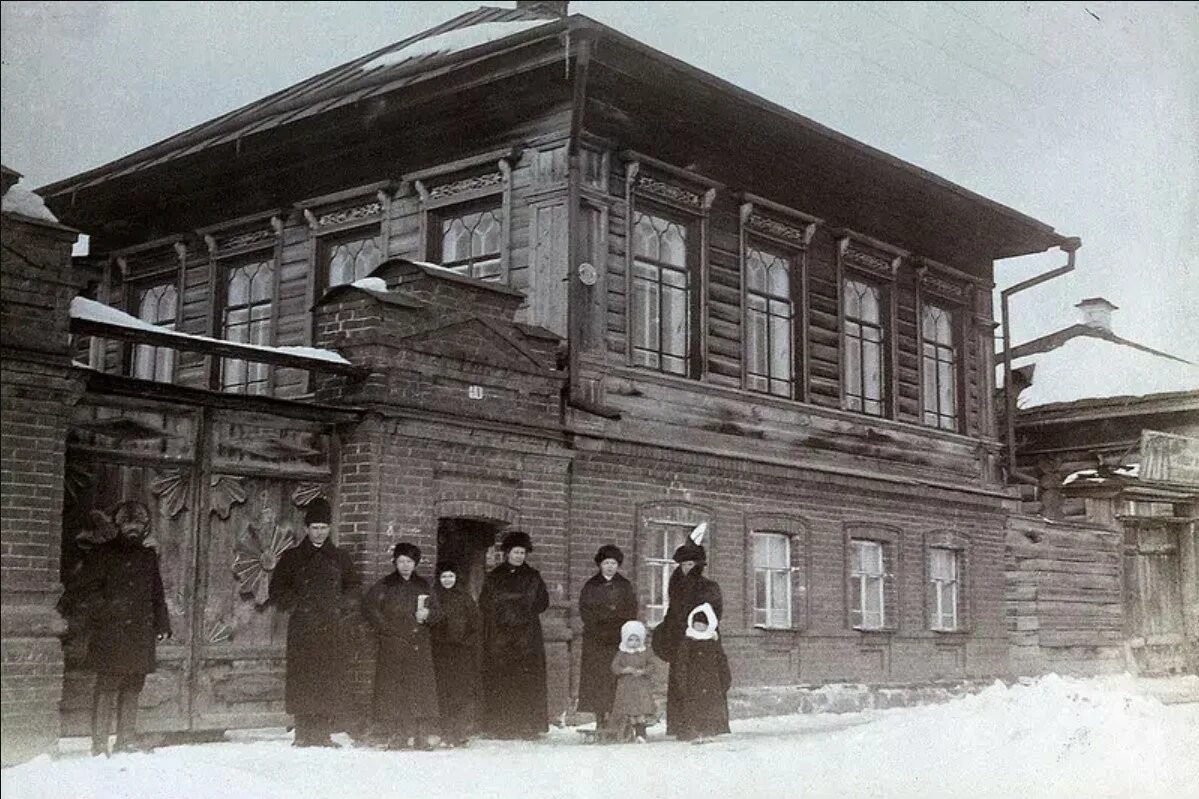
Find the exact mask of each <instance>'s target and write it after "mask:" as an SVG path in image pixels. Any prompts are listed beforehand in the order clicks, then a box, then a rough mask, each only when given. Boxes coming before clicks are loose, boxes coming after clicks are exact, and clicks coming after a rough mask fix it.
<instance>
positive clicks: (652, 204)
mask: <svg viewBox="0 0 1199 799" xmlns="http://www.w3.org/2000/svg"><path fill="white" fill-rule="evenodd" d="M622 157H623V158H624V159H625V320H624V321H625V361H626V363H627V364H629V365H630V366H640V367H642V368H647V369H652V370H654V371H658V372H661V373H663V374H675V375H678V376H681V377H689V378H693V379H702V378H703V376H704V371H705V368H706V360H707V359H706V357H705V353H706V351H707V346H706V345H707V296H708V269H707V253H708V224H707V222H708V215H709V213H710V211H711V207H712V202H713V201H714V200H715V198H716V190H717V188H718V187H719V184H718V183H716V182H715V181H712V180H709V179H708V178H705V177H703V176H702V175H698V174H695V173H692V172H688V171H687V170H683V169H679V168H678V167H675V166H671V165H670V164H666V163H664V162H662V161H658V160H656V159H654V158H650V157H649V156H646V155H642V154H640V153H635V152H632V151H625V152H624V153H622ZM642 214H644V215H648V216H650V217H653V218H656V219H661V220H665V221H666V222H670V223H674V224H677V225H680V226H681V227H682V228H683V229H684V230H685V231H686V245H685V246H686V252H685V268H684V269H683V270H679V269H677V267H676V268H675V269H674V270H672V271H675V272H678V271H682V272H683V273H684V274H685V276H686V287H687V298H686V306H685V307H686V309H687V330H686V333H685V336H684V341H685V354H684V355H683V356H682V357H683V360H684V361H685V364H684V369H683V371H682V372H677V371H670V370H667V369H664V368H662V359H661V357H659V363H658V365H657V366H656V367H655V366H653V365H649V364H641V363H638V361H637V357H638V356H637V352H636V348H635V347H634V321H635V320H634V307H633V305H634V303H633V296H634V289H635V288H636V282H635V275H634V273H635V271H636V267H635V261H636V256H637V254H636V252H635V247H634V229H635V226H636V220H637V218H638V215H642ZM656 272H657V274H658V278H657V281H656V282H657V285H658V286H659V295H658V320H657V324H658V325H659V340H658V349H657V352H658V354H659V356H661V355H662V354H663V350H662V349H661V347H662V340H661V332H660V325H661V320H662V313H661V309H662V298H661V293H660V287H661V286H662V285H663V273H662V271H661V269H660V268H657V269H656ZM647 352H648V350H647ZM672 357H677V356H672Z"/></svg>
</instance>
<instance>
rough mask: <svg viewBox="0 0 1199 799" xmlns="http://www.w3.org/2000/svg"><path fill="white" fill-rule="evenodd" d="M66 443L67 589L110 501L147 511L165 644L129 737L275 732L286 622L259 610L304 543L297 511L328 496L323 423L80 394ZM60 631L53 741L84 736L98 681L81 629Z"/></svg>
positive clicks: (102, 527)
mask: <svg viewBox="0 0 1199 799" xmlns="http://www.w3.org/2000/svg"><path fill="white" fill-rule="evenodd" d="M310 416H311V414H310ZM67 446H68V448H67V476H66V492H65V493H66V501H65V508H64V515H63V564H62V573H63V581H64V584H65V585H66V589H67V590H68V591H69V590H70V583H71V578H72V576H73V574H74V573H75V570H76V569H77V567H78V564H79V562H80V559H81V557H82V555H83V553H84V551H85V549H86V548H87V547H88V546H90V545H94V544H95V543H96V542H97V541H98V540H102V539H103V538H105V536H107V535H109V534H111V516H112V514H113V512H114V509H115V507H116V505H117V504H118V503H120V502H123V501H134V502H138V503H141V504H142V505H143V506H144V507H145V509H146V511H147V513H146V522H147V523H148V525H149V528H150V530H149V532H150V537H149V541H150V543H151V544H152V545H153V546H155V547H156V548H157V551H158V554H159V560H160V564H161V569H162V576H163V583H164V586H165V590H166V601H167V606H168V609H169V611H170V618H171V627H172V629H173V632H174V636H173V638H172V639H171V640H170V641H169V642H166V643H163V644H160V645H159V647H158V670H157V672H156V673H155V674H153V675H151V676H150V677H149V679H148V680H147V681H146V688H145V690H144V691H143V692H142V700H141V705H142V708H141V711H142V712H141V717H140V719H139V726H140V727H141V728H142V729H144V730H147V731H199V730H215V729H228V728H235V727H257V726H267V725H280V724H283V723H285V721H286V719H287V717H286V716H285V714H284V709H283V669H284V643H285V640H286V620H285V617H283V616H281V615H280V614H277V613H275V612H274V611H273V610H271V609H269V608H267V607H265V602H266V589H267V585H268V582H269V578H270V574H271V571H272V569H273V568H274V566H275V562H276V561H277V558H278V556H279V554H280V553H281V552H282V551H283V550H285V549H286V548H288V547H290V546H292V545H293V544H294V536H295V535H298V534H302V530H303V515H304V506H305V505H306V504H307V503H308V502H310V501H311V500H312V499H313V498H315V497H317V496H321V495H324V496H326V497H327V498H329V499H332V497H331V496H330V490H331V488H330V486H331V483H332V463H333V459H332V452H333V448H334V434H333V430H332V425H331V423H330V422H327V421H308V420H305V419H302V418H289V417H285V416H282V415H274V414H265V413H255V412H250V411H244V410H222V409H216V408H211V407H205V406H200V405H195V404H186V403H182V402H171V401H157V400H150V399H145V398H128V397H118V396H96V395H88V396H87V397H85V398H84V399H83V400H82V401H81V403H80V404H79V406H78V407H77V408H76V412H75V417H74V420H73V423H72V427H71V431H70V435H69V438H68V445H67ZM69 624H70V627H71V630H70V632H69V634H68V637H67V639H66V642H65V646H64V649H65V652H66V659H67V663H66V667H67V671H66V676H65V679H64V686H63V700H62V723H63V734H64V735H83V734H86V733H87V731H88V725H89V714H90V702H91V691H92V680H93V679H94V678H93V677H92V675H91V674H90V673H88V672H84V671H82V670H81V669H80V668H79V665H80V657H81V655H82V651H83V647H84V646H85V645H86V644H85V640H84V636H83V635H81V632H82V630H81V629H80V625H79V624H78V623H77V622H75V621H74V620H69Z"/></svg>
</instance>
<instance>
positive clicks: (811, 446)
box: [41, 2, 1068, 729]
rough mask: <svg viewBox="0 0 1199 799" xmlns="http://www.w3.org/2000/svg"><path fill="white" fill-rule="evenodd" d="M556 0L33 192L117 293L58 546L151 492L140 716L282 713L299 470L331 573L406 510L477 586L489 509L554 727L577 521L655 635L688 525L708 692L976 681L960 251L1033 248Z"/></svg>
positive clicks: (988, 569)
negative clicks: (720, 676)
mask: <svg viewBox="0 0 1199 799" xmlns="http://www.w3.org/2000/svg"><path fill="white" fill-rule="evenodd" d="M565 6H566V4H565V3H524V2H520V3H517V8H515V9H512V8H509V9H498V8H481V9H479V10H477V11H474V12H471V13H468V14H464V15H462V16H460V17H457V18H455V19H452V20H449V21H447V22H445V23H444V24H442V25H439V26H437V27H435V28H433V29H431V30H429V31H427V32H425V33H422V34H420V35H419V36H415V37H412V38H410V39H407V40H404V41H401V42H399V43H397V44H395V45H391V46H389V47H386V48H383V49H382V50H379V51H376V52H374V53H370V54H367V55H365V56H363V57H361V58H358V59H356V60H354V61H351V62H350V63H348V64H345V65H343V66H340V67H337V68H335V69H332V70H329V71H328V72H326V73H323V74H321V75H318V76H316V77H314V78H311V79H309V80H307V81H305V82H303V83H300V84H298V85H296V86H293V87H291V88H289V89H285V90H283V91H281V92H278V93H277V94H274V95H272V96H270V97H267V98H265V99H263V100H260V101H258V102H255V103H252V104H251V105H248V106H246V107H244V108H241V109H238V110H236V111H233V112H231V113H229V114H226V115H225V116H222V117H219V118H217V119H214V120H212V121H210V122H206V123H204V124H202V125H200V126H198V127H196V128H193V129H191V130H188V131H185V132H183V133H180V134H178V135H177V136H174V137H172V138H170V139H167V140H165V141H163V142H160V143H158V144H155V145H153V146H151V147H148V148H146V149H144V150H142V151H139V152H136V153H133V154H132V155H129V156H127V157H125V158H122V159H120V160H118V161H115V162H113V163H111V164H108V165H105V166H103V167H100V168H98V169H95V170H91V171H89V172H86V173H83V174H81V175H77V176H75V177H72V178H69V179H67V180H64V181H61V182H58V183H55V184H53V185H51V186H47V187H45V188H44V189H42V190H41V193H42V195H43V196H44V197H45V198H46V201H47V203H48V204H49V206H50V207H51V208H52V209H53V210H54V212H55V213H56V214H57V215H58V217H59V218H60V219H61V220H63V222H64V223H66V224H69V225H71V226H73V227H77V228H79V229H80V230H83V231H85V232H87V233H89V234H90V235H91V246H92V252H93V260H94V261H95V260H98V261H99V262H100V263H101V265H102V266H103V269H104V272H103V274H104V279H103V280H102V281H101V282H100V284H99V286H98V287H97V290H96V296H95V299H96V300H97V301H98V302H99V303H101V304H103V305H107V306H111V307H112V308H115V309H120V310H123V311H124V312H126V313H127V314H129V315H130V316H132V317H135V318H136V319H138V320H141V327H140V328H139V327H138V325H136V324H133V325H131V324H129V323H127V321H123V320H122V318H120V317H106V316H105V315H104V313H103V312H100V313H97V312H96V311H95V308H94V306H89V307H90V308H91V310H88V308H85V307H83V306H80V307H79V308H78V309H77V318H76V319H75V330H76V332H77V333H80V334H85V333H86V334H88V335H90V336H91V338H90V339H89V340H87V341H83V340H81V341H80V343H79V352H80V354H79V355H78V356H77V357H85V356H86V357H88V358H90V361H89V363H90V366H91V367H92V372H91V373H90V375H89V377H88V378H87V381H88V382H87V385H88V391H87V392H86V394H85V396H84V397H83V398H82V399H81V400H80V401H79V403H78V405H77V406H76V409H75V415H74V426H73V428H72V432H71V435H70V438H69V440H68V458H69V462H68V471H67V475H66V480H67V489H68V491H67V494H68V500H67V510H66V513H65V516H64V525H63V546H64V552H63V562H64V570H69V565H70V563H71V560H72V558H71V552H72V551H73V549H74V548H75V547H76V546H78V542H77V537H78V536H79V535H83V536H84V537H85V538H86V537H87V536H88V535H90V532H89V531H90V529H91V526H94V525H92V524H91V523H90V522H89V519H92V518H94V513H95V512H96V511H100V512H103V511H105V509H108V508H111V507H112V505H114V504H115V503H116V502H117V501H119V500H121V499H128V498H137V499H142V500H143V501H144V502H146V504H147V506H148V507H149V508H150V510H151V515H152V520H151V524H152V525H153V528H154V534H155V537H156V539H157V541H158V544H159V547H160V552H161V553H162V558H163V563H164V570H165V571H166V572H167V575H166V578H165V579H166V582H167V586H168V596H169V604H170V607H171V612H172V616H173V618H172V622H173V624H176V625H177V626H176V630H177V631H179V634H177V636H176V640H175V642H174V643H172V644H170V645H169V646H164V647H161V648H160V655H161V660H162V663H163V666H162V667H161V668H160V671H159V673H158V674H157V675H156V676H155V678H154V680H153V681H152V684H151V685H149V686H148V687H147V690H146V692H145V693H144V694H143V697H144V699H143V701H144V703H146V705H147V707H146V711H145V712H146V715H145V718H147V719H149V720H150V722H151V723H153V724H156V725H157V726H159V727H160V728H162V729H211V728H221V727H232V726H242V725H251V724H254V725H257V724H264V723H279V722H280V721H281V720H282V719H283V718H284V717H283V716H282V713H281V711H282V702H281V697H282V694H281V681H280V675H281V665H282V651H283V650H282V641H283V630H282V624H283V622H282V620H281V619H279V618H277V617H276V616H275V615H274V614H272V613H271V612H270V611H269V610H264V609H263V607H262V604H261V603H262V600H263V599H264V596H263V593H262V585H263V584H264V583H265V581H266V580H267V579H268V578H269V571H270V568H271V567H273V563H274V558H275V556H276V555H277V554H278V552H279V551H280V550H281V548H283V547H286V546H288V545H289V544H290V541H291V538H290V536H291V533H292V532H293V531H295V530H296V529H298V526H299V525H298V521H299V519H300V518H301V517H302V505H303V504H304V503H305V502H307V501H309V500H310V499H311V497H313V496H316V495H319V494H325V495H326V496H328V497H330V498H331V499H332V500H334V504H335V506H336V507H337V518H336V526H335V529H336V536H337V537H338V539H339V542H340V543H341V544H343V545H345V546H348V547H350V548H351V550H352V551H353V552H354V553H355V557H356V560H357V563H358V566H359V567H360V568H361V569H362V570H363V572H364V576H365V577H366V578H367V579H372V578H375V577H378V576H380V575H381V574H382V573H383V572H384V571H385V570H386V569H387V568H389V563H388V557H387V554H386V553H387V548H388V546H389V545H390V544H392V543H393V542H394V541H396V540H399V539H405V540H410V541H413V542H415V543H417V544H418V545H420V546H421V547H422V549H423V550H424V551H425V553H426V563H431V562H432V561H434V560H435V559H437V558H439V557H442V556H452V557H454V558H455V559H458V560H461V561H465V562H468V563H470V564H472V567H473V569H474V573H473V575H472V577H471V583H472V586H473V587H475V588H476V589H477V586H478V582H479V580H480V579H481V575H482V573H483V570H484V569H485V568H486V565H487V562H488V561H487V558H488V556H489V554H488V553H489V552H490V551H491V550H492V548H493V545H494V543H495V541H496V537H497V535H499V534H500V533H501V532H502V531H503V530H504V529H505V528H508V527H519V528H521V529H524V530H526V531H527V532H528V533H529V534H530V535H531V536H532V539H533V541H534V544H535V551H534V552H533V555H532V562H533V563H534V565H535V566H537V567H538V568H539V569H540V570H541V572H542V574H543V576H544V577H545V579H546V582H547V584H548V585H549V588H550V593H551V596H552V607H551V609H550V611H549V612H548V613H547V614H546V619H545V624H546V627H547V649H548V651H549V656H550V661H551V673H550V682H551V686H550V688H551V713H553V714H554V715H558V714H561V713H564V712H568V711H569V710H570V709H571V696H572V693H573V682H574V681H573V679H572V677H571V668H570V663H571V659H572V655H573V656H574V657H576V658H577V655H576V654H575V651H574V650H575V649H576V647H575V646H574V635H575V633H576V632H577V630H578V629H579V623H578V620H577V615H576V613H575V602H576V600H577V596H578V592H579V590H580V589H581V587H582V584H583V582H584V581H585V580H586V579H587V578H588V577H589V576H590V575H591V574H592V573H593V570H594V565H593V563H592V555H593V553H594V552H595V550H596V548H597V547H598V546H599V545H601V544H606V543H614V544H617V545H619V546H620V547H622V548H623V549H624V550H625V552H626V553H627V558H626V561H625V564H624V571H625V573H626V575H627V576H628V577H629V578H630V579H631V580H632V581H633V583H634V584H635V585H636V587H637V590H638V592H639V596H640V600H641V605H642V611H643V614H644V618H645V619H646V620H647V621H648V622H649V623H650V624H651V625H652V624H653V623H655V622H656V621H657V620H659V619H660V618H661V617H662V614H663V612H664V611H665V608H666V602H667V598H666V592H665V585H666V582H667V580H668V578H669V574H670V572H671V569H672V568H673V564H672V562H671V561H670V555H671V552H672V551H673V549H674V548H675V547H676V546H677V545H678V544H679V542H680V541H681V540H682V537H683V536H684V535H685V534H686V533H687V532H688V531H689V530H690V529H691V528H692V527H693V526H695V525H696V524H698V523H700V522H707V523H708V525H709V527H708V529H709V531H710V532H709V537H708V539H707V541H706V544H707V547H708V552H709V558H710V565H709V572H708V573H709V575H710V576H711V577H713V578H714V579H715V580H717V581H718V582H719V583H720V585H721V586H722V588H723V592H724V599H725V603H724V610H725V618H724V619H722V624H721V630H722V634H723V636H724V642H725V646H726V649H727V650H728V652H729V654H730V657H731V659H732V662H733V670H734V675H735V681H736V682H737V683H738V684H741V685H753V684H793V683H811V682H828V681H861V682H871V683H896V682H921V681H927V680H932V679H936V678H962V677H978V676H987V675H993V674H1000V673H1003V672H1005V670H1006V668H1007V662H1008V661H1007V651H1008V641H1007V633H1006V629H1005V624H1004V611H1003V594H1004V574H1003V563H1004V560H1003V546H1004V541H1003V538H1004V532H1003V531H1004V523H1005V510H1004V501H1005V497H1006V494H1005V491H1004V487H1003V484H1002V482H1001V479H1000V475H999V473H998V466H997V461H998V453H999V443H998V440H997V439H996V436H995V431H994V422H993V419H994V413H993V407H992V395H993V389H994V386H993V378H992V376H993V374H994V356H993V352H994V346H993V344H994V338H993V328H994V321H993V316H992V309H991V288H992V284H993V268H994V262H995V261H996V260H999V259H1003V258H1008V257H1012V256H1018V255H1023V254H1027V253H1035V252H1041V251H1045V250H1047V249H1051V248H1054V247H1058V246H1061V245H1063V244H1068V240H1067V239H1065V238H1063V237H1062V236H1060V235H1059V234H1057V233H1055V232H1054V230H1053V229H1052V228H1051V227H1049V226H1048V225H1045V224H1043V223H1041V222H1038V221H1037V220H1034V219H1031V218H1029V217H1027V216H1024V215H1022V214H1020V213H1018V212H1016V211H1013V210H1011V209H1009V208H1006V207H1004V206H1002V205H1000V204H998V203H995V202H993V201H991V200H988V199H986V198H984V197H981V196H979V195H977V194H974V193H972V192H970V191H968V190H966V189H964V188H962V187H960V186H956V185H954V184H952V183H950V182H948V181H946V180H944V179H942V178H939V177H937V176H936V175H933V174H930V173H929V172H927V171H924V170H923V169H920V168H918V167H916V166H913V165H911V164H908V163H905V162H903V161H901V160H899V159H897V158H895V157H893V156H890V155H887V154H886V153H883V152H880V151H878V150H875V149H873V148H871V147H869V146H867V145H865V144H862V143H860V142H857V141H854V140H853V139H850V138H848V137H846V136H844V135H841V134H839V133H837V132H835V131H833V130H830V129H828V128H826V127H823V126H821V125H819V124H818V123H816V122H813V121H812V120H810V119H806V118H804V117H802V116H800V115H798V114H796V113H793V112H791V111H789V110H787V109H785V108H782V107H779V106H777V105H775V104H772V103H770V102H768V101H766V100H763V99H762V98H760V97H757V96H755V95H753V94H751V93H749V92H747V91H744V90H742V89H739V88H738V87H736V86H733V85H731V84H729V83H727V82H725V81H722V80H720V79H718V78H716V77H714V76H712V75H710V74H707V73H705V72H702V71H700V70H698V69H696V68H694V67H692V66H689V65H688V64H685V63H683V62H681V61H678V60H676V59H674V58H671V57H669V56H666V55H664V54H663V53H660V52H658V51H656V50H654V49H652V48H650V47H647V46H646V45H643V44H641V43H640V42H637V41H635V40H633V39H631V38H629V37H627V36H625V35H623V34H621V33H619V32H617V31H615V30H613V29H611V28H609V27H607V26H604V25H602V24H599V23H597V22H595V21H593V20H591V19H588V18H586V17H583V16H577V15H573V16H566V15H565V11H566V9H565ZM980 157H992V158H995V159H999V158H1001V157H1002V154H1000V153H992V154H985V153H981V154H980ZM366 277H373V278H376V280H367V281H365V282H363V281H362V278H366ZM151 327H153V328H157V330H150V329H149V328H151ZM176 334H186V335H182V336H180V335H176ZM222 342H224V343H222ZM230 342H232V343H230ZM245 345H254V346H250V347H247V346H245ZM255 347H257V349H256V348H255ZM295 348H301V349H295ZM302 348H315V350H312V351H310V350H307V349H302ZM333 352H335V353H338V354H340V356H342V357H344V358H345V359H347V360H348V361H350V363H351V364H352V366H349V367H346V366H345V365H344V364H338V363H335V361H336V357H337V356H336V355H332V354H331V353H333ZM329 369H333V371H332V372H330V371H328V370H329ZM425 565H426V564H422V567H424V566H425ZM74 679H75V677H73V676H72V672H71V671H70V670H69V669H68V674H67V688H68V690H67V697H66V698H65V699H64V708H65V709H66V714H67V715H66V716H65V718H67V719H68V722H67V723H68V726H70V725H71V724H74V723H76V722H75V721H71V720H72V719H75V720H79V719H81V717H80V716H78V715H72V714H73V713H75V712H76V710H75V708H76V707H81V705H72V700H71V696H72V695H73V694H72V688H71V686H72V684H73V682H72V681H73V680H74ZM79 679H83V678H79ZM80 685H82V683H80ZM79 690H81V689H79Z"/></svg>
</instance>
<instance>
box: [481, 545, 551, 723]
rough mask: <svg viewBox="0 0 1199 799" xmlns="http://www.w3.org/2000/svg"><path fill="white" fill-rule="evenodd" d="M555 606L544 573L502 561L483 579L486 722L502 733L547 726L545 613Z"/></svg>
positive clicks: (484, 704) (522, 565)
mask: <svg viewBox="0 0 1199 799" xmlns="http://www.w3.org/2000/svg"><path fill="white" fill-rule="evenodd" d="M549 606H550V597H549V592H548V591H547V590H546V588H545V582H544V581H542V579H541V574H540V573H539V572H538V571H537V570H536V569H534V568H533V567H532V566H529V565H528V564H527V563H522V564H521V565H520V566H512V565H510V564H508V563H502V564H500V565H499V566H497V567H495V568H494V569H492V570H491V572H490V573H489V574H488V575H487V578H486V579H485V580H484V581H483V591H482V593H480V595H479V611H480V613H481V614H482V616H483V675H482V679H483V686H482V692H483V723H484V725H485V727H486V729H487V730H488V731H489V732H491V733H492V734H493V735H496V736H499V737H513V736H531V735H537V734H539V733H543V732H545V731H546V730H547V729H548V728H549V725H548V716H549V710H548V703H547V701H546V685H545V642H544V639H543V638H542V633H541V618H540V617H541V614H542V613H544V612H545V610H546V608H548V607H549Z"/></svg>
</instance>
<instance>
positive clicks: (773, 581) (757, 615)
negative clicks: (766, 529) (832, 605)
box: [753, 533, 791, 627]
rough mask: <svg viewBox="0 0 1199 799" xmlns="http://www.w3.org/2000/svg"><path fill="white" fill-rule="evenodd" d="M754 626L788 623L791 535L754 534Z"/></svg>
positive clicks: (789, 623) (789, 609)
mask: <svg viewBox="0 0 1199 799" xmlns="http://www.w3.org/2000/svg"><path fill="white" fill-rule="evenodd" d="M753 558H754V625H755V626H757V627H790V626H791V537H790V536H788V535H786V534H785V533H754V534H753Z"/></svg>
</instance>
